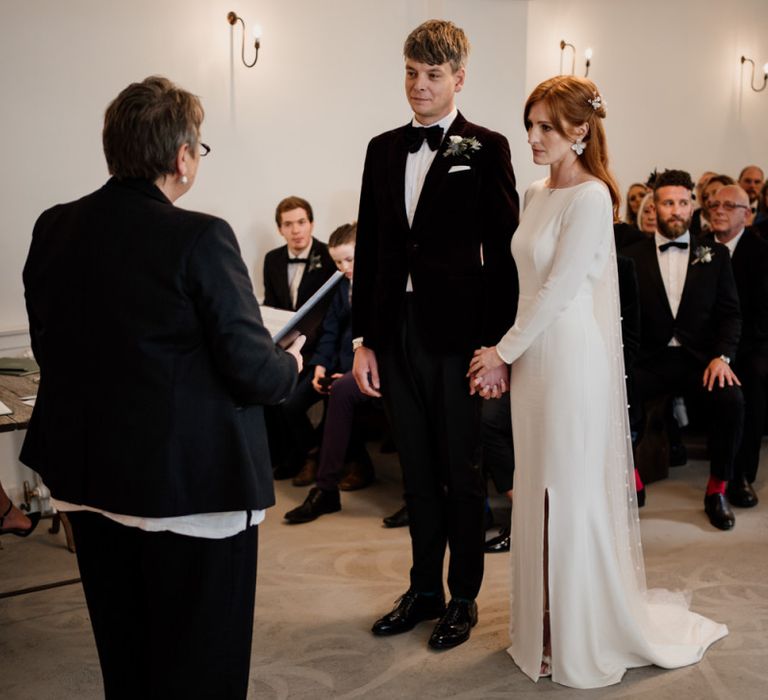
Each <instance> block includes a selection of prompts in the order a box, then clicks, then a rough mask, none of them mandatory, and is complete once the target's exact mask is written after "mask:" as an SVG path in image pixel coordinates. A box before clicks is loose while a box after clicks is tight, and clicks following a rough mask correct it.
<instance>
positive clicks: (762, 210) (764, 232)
mask: <svg viewBox="0 0 768 700" xmlns="http://www.w3.org/2000/svg"><path fill="white" fill-rule="evenodd" d="M752 230H753V231H754V232H755V233H756V234H757V235H758V236H760V237H761V238H763V239H766V240H768V182H766V183H765V184H763V186H762V187H761V188H760V197H759V198H758V202H757V214H756V215H755V219H754V221H753V222H752Z"/></svg>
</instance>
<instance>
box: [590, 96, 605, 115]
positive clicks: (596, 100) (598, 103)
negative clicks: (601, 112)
mask: <svg viewBox="0 0 768 700" xmlns="http://www.w3.org/2000/svg"><path fill="white" fill-rule="evenodd" d="M587 102H589V104H591V105H592V109H594V110H595V112H597V110H598V109H600V107H605V102H603V97H602V95H599V94H598V93H595V96H594V97H593V98H591V99H588V100H587Z"/></svg>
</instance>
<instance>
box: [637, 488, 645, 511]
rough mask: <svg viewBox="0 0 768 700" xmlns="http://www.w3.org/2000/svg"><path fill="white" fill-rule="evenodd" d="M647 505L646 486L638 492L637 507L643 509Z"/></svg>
mask: <svg viewBox="0 0 768 700" xmlns="http://www.w3.org/2000/svg"><path fill="white" fill-rule="evenodd" d="M644 505H645V486H643V488H641V489H640V490H639V491H638V492H637V507H638V508H642V507H643V506H644Z"/></svg>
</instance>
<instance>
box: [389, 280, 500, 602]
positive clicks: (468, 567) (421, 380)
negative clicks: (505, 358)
mask: <svg viewBox="0 0 768 700" xmlns="http://www.w3.org/2000/svg"><path fill="white" fill-rule="evenodd" d="M471 355H472V353H471V352H466V353H444V354H443V353H436V352H435V351H434V350H433V349H431V348H430V347H429V345H428V343H427V339H426V338H425V337H424V332H423V330H422V329H421V328H420V325H419V323H418V320H417V318H416V314H415V309H414V306H413V300H412V296H411V295H410V294H409V295H407V300H406V303H405V306H404V309H403V313H402V318H401V321H400V324H399V333H398V336H397V337H396V338H393V339H392V341H391V342H390V344H389V346H388V347H387V348H386V349H385V350H382V351H381V352H380V353H379V357H378V360H379V371H380V374H381V382H382V394H383V396H384V404H385V407H386V410H387V413H388V417H389V420H390V424H391V426H392V432H393V436H394V439H395V444H396V445H397V449H398V452H399V454H400V464H401V466H402V470H403V486H404V496H405V503H406V506H407V507H408V516H409V519H410V534H411V544H412V549H413V566H412V568H411V573H410V578H411V589H412V590H414V591H416V592H419V593H429V592H436V591H442V590H443V581H442V579H443V560H444V558H445V552H446V546H447V547H449V548H450V562H449V566H448V589H449V591H450V594H451V597H453V598H461V599H466V600H474V599H475V598H476V597H477V594H478V592H479V591H480V584H481V582H482V579H483V557H484V551H483V547H484V543H485V529H484V510H485V482H484V479H483V475H482V470H481V468H480V461H481V460H480V455H481V445H480V438H481V404H480V402H481V401H482V399H480V397H479V396H470V395H469V384H468V382H467V378H466V374H467V370H468V368H469V360H470V358H471Z"/></svg>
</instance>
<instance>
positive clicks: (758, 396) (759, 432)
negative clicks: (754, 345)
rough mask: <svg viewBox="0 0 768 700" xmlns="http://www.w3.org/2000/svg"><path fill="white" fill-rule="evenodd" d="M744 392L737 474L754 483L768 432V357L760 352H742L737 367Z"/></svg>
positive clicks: (737, 359) (737, 360)
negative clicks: (742, 427)
mask: <svg viewBox="0 0 768 700" xmlns="http://www.w3.org/2000/svg"><path fill="white" fill-rule="evenodd" d="M734 371H735V372H736V376H737V377H738V378H739V381H740V382H741V390H742V392H743V393H744V408H745V412H744V435H743V437H742V438H741V447H739V451H738V454H737V455H736V468H735V472H734V476H736V477H739V478H741V477H742V476H743V477H744V478H746V480H747V481H748V482H749V483H750V484H751V483H752V482H753V481H754V480H755V479H756V478H757V467H758V464H759V463H760V446H761V444H762V441H763V433H764V432H765V417H766V401H767V400H768V357H766V356H765V355H762V354H760V353H758V352H753V353H744V354H740V355H738V356H737V358H736V367H735V368H734Z"/></svg>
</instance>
